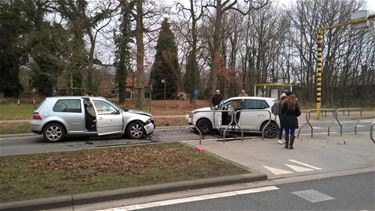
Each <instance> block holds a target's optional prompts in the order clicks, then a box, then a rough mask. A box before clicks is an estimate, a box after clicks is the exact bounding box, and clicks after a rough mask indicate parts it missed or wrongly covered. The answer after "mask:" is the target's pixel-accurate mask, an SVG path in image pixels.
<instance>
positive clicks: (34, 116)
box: [33, 112, 42, 120]
mask: <svg viewBox="0 0 375 211" xmlns="http://www.w3.org/2000/svg"><path fill="white" fill-rule="evenodd" d="M33 119H36V120H41V119H42V117H41V116H40V115H39V112H34V114H33Z"/></svg>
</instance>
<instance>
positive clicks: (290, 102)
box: [280, 94, 301, 149]
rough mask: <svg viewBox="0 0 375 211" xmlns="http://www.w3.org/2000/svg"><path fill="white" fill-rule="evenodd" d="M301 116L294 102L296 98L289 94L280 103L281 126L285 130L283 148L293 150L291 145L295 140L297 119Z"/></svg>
mask: <svg viewBox="0 0 375 211" xmlns="http://www.w3.org/2000/svg"><path fill="white" fill-rule="evenodd" d="M300 115H301V110H300V108H299V106H298V103H297V101H296V96H295V95H294V94H291V95H289V96H287V97H286V98H285V100H283V102H282V108H281V118H280V120H281V126H282V127H283V128H285V148H287V149H288V148H289V149H294V147H293V144H294V140H295V138H296V136H295V131H296V129H297V128H298V119H297V117H298V116H300Z"/></svg>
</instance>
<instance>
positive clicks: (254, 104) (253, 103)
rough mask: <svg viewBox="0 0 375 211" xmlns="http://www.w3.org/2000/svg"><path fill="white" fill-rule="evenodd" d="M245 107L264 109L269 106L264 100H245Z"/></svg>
mask: <svg viewBox="0 0 375 211" xmlns="http://www.w3.org/2000/svg"><path fill="white" fill-rule="evenodd" d="M245 107H246V109H265V108H269V107H270V106H269V105H268V103H267V102H266V101H264V100H246V103H245Z"/></svg>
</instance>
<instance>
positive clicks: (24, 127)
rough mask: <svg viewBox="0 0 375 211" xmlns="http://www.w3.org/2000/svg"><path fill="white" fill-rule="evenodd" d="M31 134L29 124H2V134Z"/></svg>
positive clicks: (0, 127) (0, 124)
mask: <svg viewBox="0 0 375 211" xmlns="http://www.w3.org/2000/svg"><path fill="white" fill-rule="evenodd" d="M19 133H31V130H30V126H29V123H28V122H14V123H13V122H12V123H0V134H19Z"/></svg>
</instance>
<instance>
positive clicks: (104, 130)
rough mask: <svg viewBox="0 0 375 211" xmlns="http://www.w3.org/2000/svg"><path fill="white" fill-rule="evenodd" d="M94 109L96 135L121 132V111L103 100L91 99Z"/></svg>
mask: <svg viewBox="0 0 375 211" xmlns="http://www.w3.org/2000/svg"><path fill="white" fill-rule="evenodd" d="M93 104H94V107H95V110H96V130H97V131H98V135H108V134H115V133H122V132H123V124H124V123H123V116H122V114H121V111H120V110H118V109H117V108H116V107H114V106H113V105H111V104H110V103H108V102H106V101H103V100H93Z"/></svg>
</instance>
